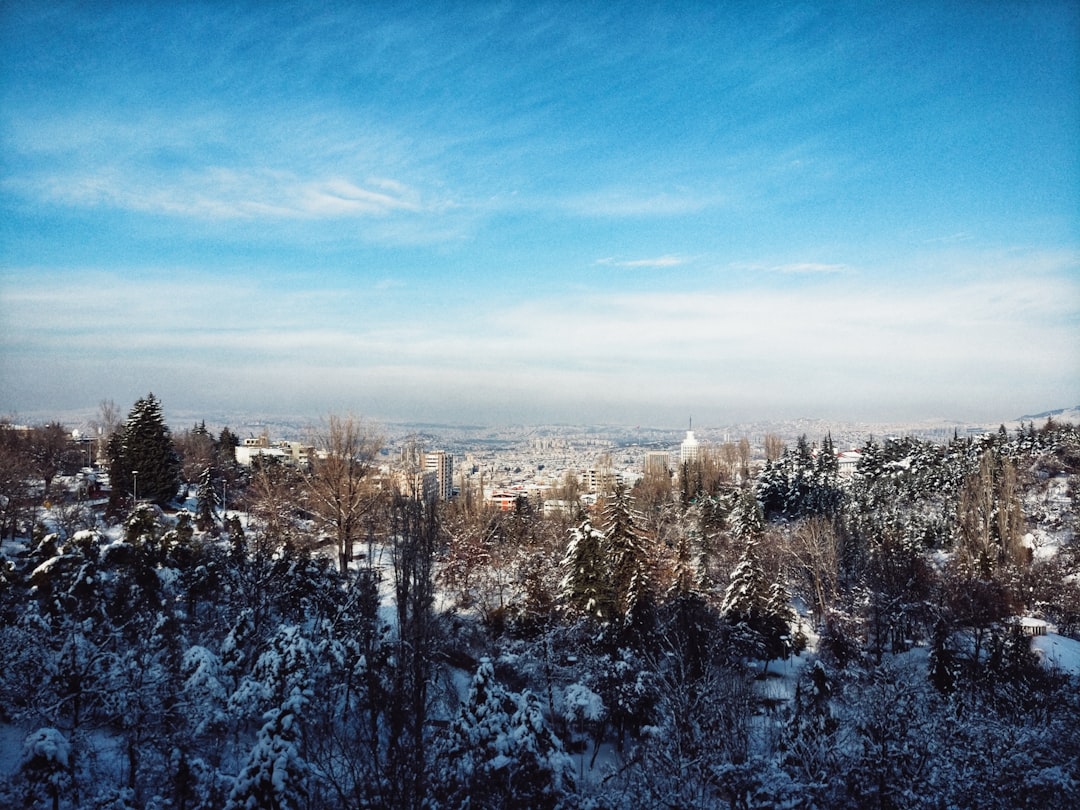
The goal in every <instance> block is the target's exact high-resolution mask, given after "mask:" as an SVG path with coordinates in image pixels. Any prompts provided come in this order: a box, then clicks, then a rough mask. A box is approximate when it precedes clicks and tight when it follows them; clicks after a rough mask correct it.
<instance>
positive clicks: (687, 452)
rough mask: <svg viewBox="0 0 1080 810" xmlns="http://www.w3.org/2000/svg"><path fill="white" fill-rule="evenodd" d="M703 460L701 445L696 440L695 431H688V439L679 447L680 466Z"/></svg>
mask: <svg viewBox="0 0 1080 810" xmlns="http://www.w3.org/2000/svg"><path fill="white" fill-rule="evenodd" d="M700 460H701V443H700V442H698V440H697V439H695V438H694V431H692V430H688V431H686V438H685V439H683V442H682V444H680V445H679V464H680V465H682V464H693V463H695V462H697V461H700Z"/></svg>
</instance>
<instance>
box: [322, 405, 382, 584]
mask: <svg viewBox="0 0 1080 810" xmlns="http://www.w3.org/2000/svg"><path fill="white" fill-rule="evenodd" d="M381 446H382V442H381V439H380V438H378V437H377V436H375V435H374V434H372V433H371V432H370V431H369V429H368V427H367V426H365V425H364V424H363V423H362V422H361V421H360V420H358V419H356V418H354V417H352V416H347V417H341V416H330V417H329V419H328V420H327V425H326V429H325V430H324V431H323V432H322V433H321V434H319V435H318V436H317V437H316V443H315V450H316V452H315V453H314V454H313V455H312V457H311V458H310V460H309V466H308V469H307V471H306V475H305V482H304V483H305V495H306V501H307V504H308V507H309V508H310V509H311V511H312V513H313V514H314V515H315V516H316V518H317V519H318V521H319V522H320V523H321V524H322V526H323V528H324V529H325V530H327V532H328V533H330V534H331V535H332V536H333V538H334V542H335V545H336V546H337V553H338V566H339V568H340V570H341V573H342V574H346V573H348V569H349V561H350V560H351V559H352V555H353V544H354V542H355V541H356V540H357V539H359V537H360V536H361V534H362V523H363V518H364V515H365V513H366V512H367V511H368V510H369V508H370V507H371V505H372V503H373V501H374V497H375V493H374V489H373V487H372V486H371V481H370V474H371V470H372V467H373V462H374V460H375V456H376V454H377V453H378V452H379V449H380V447H381Z"/></svg>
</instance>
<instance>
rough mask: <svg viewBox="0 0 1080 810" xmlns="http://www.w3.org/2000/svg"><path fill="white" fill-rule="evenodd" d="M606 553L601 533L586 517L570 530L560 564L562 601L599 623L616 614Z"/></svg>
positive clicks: (573, 609)
mask: <svg viewBox="0 0 1080 810" xmlns="http://www.w3.org/2000/svg"><path fill="white" fill-rule="evenodd" d="M605 553H606V549H605V541H604V534H603V532H601V531H600V530H598V529H596V528H594V527H593V525H592V522H591V521H590V520H589V518H588V517H585V518H583V519H582V521H581V523H580V524H578V525H577V526H574V527H573V528H572V529H571V530H570V543H569V545H568V546H567V549H566V555H565V556H564V557H563V562H562V565H563V569H564V570H565V574H564V575H563V579H562V584H561V590H562V597H563V600H564V601H565V602H566V603H567V605H568V606H569V607H570V609H571V610H572V611H574V612H577V613H580V614H582V615H585V616H588V617H590V618H593V619H596V620H598V621H601V622H607V621H610V620H611V618H612V615H613V614H614V612H615V604H614V601H615V600H614V595H613V591H612V589H611V582H610V580H609V578H608V569H607V561H606V559H605Z"/></svg>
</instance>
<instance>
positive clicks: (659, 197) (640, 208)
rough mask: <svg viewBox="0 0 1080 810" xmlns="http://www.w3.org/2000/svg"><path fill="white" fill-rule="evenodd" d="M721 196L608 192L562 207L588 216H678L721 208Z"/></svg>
mask: <svg viewBox="0 0 1080 810" xmlns="http://www.w3.org/2000/svg"><path fill="white" fill-rule="evenodd" d="M722 202H723V199H722V198H721V197H719V196H714V195H708V194H701V193H699V192H694V191H690V190H684V191H657V192H650V191H636V190H617V189H613V190H608V191H600V192H596V193H591V194H582V195H578V196H575V197H571V198H569V199H566V200H565V201H563V203H562V207H564V208H565V209H566V210H568V211H569V212H570V213H572V214H575V215H578V216H586V217H628V218H634V217H674V216H681V215H685V214H695V213H698V212H700V211H704V210H705V209H707V208H711V207H713V206H716V205H720V204H721V203H722Z"/></svg>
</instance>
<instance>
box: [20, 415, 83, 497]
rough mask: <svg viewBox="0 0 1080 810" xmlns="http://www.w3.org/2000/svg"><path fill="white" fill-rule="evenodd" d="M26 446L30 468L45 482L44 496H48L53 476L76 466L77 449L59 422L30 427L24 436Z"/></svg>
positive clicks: (77, 459)
mask: <svg viewBox="0 0 1080 810" xmlns="http://www.w3.org/2000/svg"><path fill="white" fill-rule="evenodd" d="M26 447H27V455H28V457H29V459H30V465H31V468H32V469H33V470H34V472H35V473H37V475H38V476H39V477H40V478H41V480H42V481H44V482H45V492H44V497H45V498H48V497H49V488H50V487H51V486H52V481H53V478H55V477H56V476H57V475H58V474H60V473H62V472H64V471H65V470H67V469H69V468H72V467H77V465H78V463H79V460H80V453H79V450H78V448H76V447H75V446H74V445H73V444H72V443H71V436H70V435H69V434H68V432H67V431H66V430H65V429H64V426H63V425H61V424H60V423H59V422H49V423H48V424H45V425H37V426H36V427H33V428H31V429H30V431H29V432H28V434H27V437H26Z"/></svg>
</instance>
